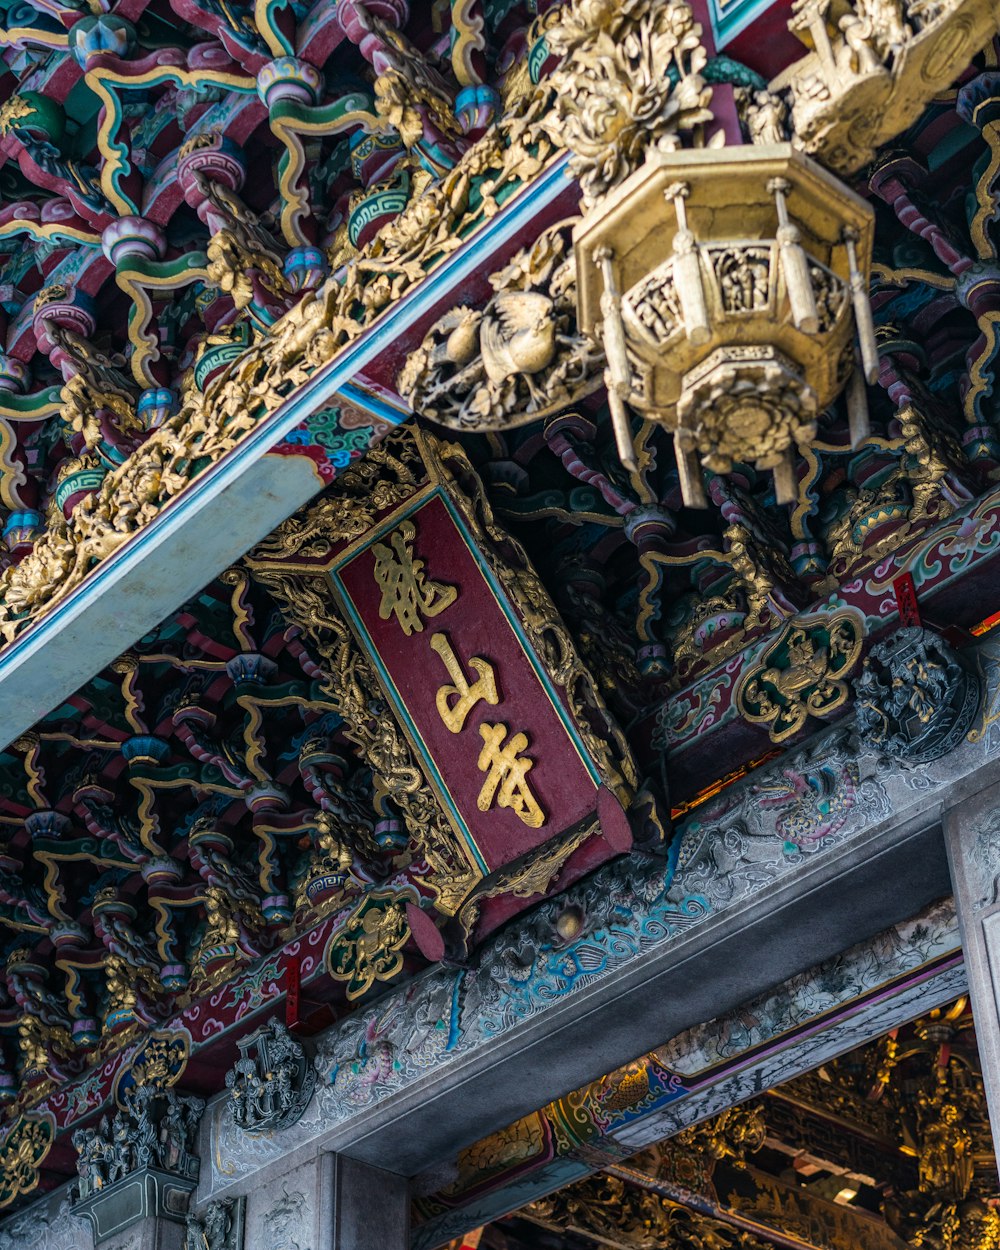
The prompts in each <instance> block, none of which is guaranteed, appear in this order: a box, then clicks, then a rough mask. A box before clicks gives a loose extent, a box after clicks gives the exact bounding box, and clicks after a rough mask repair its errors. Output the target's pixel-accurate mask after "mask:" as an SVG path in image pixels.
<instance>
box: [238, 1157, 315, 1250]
mask: <svg viewBox="0 0 1000 1250" xmlns="http://www.w3.org/2000/svg"><path fill="white" fill-rule="evenodd" d="M317 1187H318V1163H315V1162H314V1163H310V1164H307V1165H305V1166H304V1167H300V1168H296V1169H295V1170H294V1171H292V1172H288V1173H286V1174H285V1175H284V1176H279V1177H277V1178H276V1179H274V1180H272V1181H270V1182H268V1183H267V1184H265V1185H262V1186H259V1187H258V1188H256V1189H254V1190H253V1191H252V1192H251V1193H250V1194H249V1196H248V1198H247V1219H246V1223H247V1243H246V1244H247V1245H248V1246H251V1247H253V1248H254V1250H256V1248H257V1247H261V1250H314V1248H315V1246H316V1220H317V1215H318V1210H319V1202H318V1199H317Z"/></svg>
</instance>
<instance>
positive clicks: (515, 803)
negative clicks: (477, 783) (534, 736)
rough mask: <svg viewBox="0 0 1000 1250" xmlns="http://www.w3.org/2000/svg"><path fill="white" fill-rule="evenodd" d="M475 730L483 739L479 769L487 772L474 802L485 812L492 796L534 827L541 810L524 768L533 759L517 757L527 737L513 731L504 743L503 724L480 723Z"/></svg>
mask: <svg viewBox="0 0 1000 1250" xmlns="http://www.w3.org/2000/svg"><path fill="white" fill-rule="evenodd" d="M479 733H480V735H481V737H482V739H483V749H482V750H481V751H480V752H479V771H480V772H481V773H487V774H488V775H487V777H486V780H485V781H484V782H483V788H482V789H481V790H480V791H479V798H478V799H477V800H476V806H477V807H478V808H479V810H480V811H481V812H487V811H489V809H490V807H491V806H492V804H493V800H494V798H496V801H497V803H498V804H499V805H500V806H501V807H509V808H510V809H511V811H512V812H513V813H514V815H515V816H516V817H517V818H518V820H522V821H523V822H524V823H525V824H526V825H530V826H531V828H532V829H537V828H538V827H539V826H540V825H543V824H544V823H545V814H544V812H543V811H542V809H541V808H540V807H539V806H538V800H537V799H536V798H535V796H534V795H533V794H532V793H531V788H530V786H529V785H528V782H527V775H528V769H529V768H531V767H533V765H534V760H529V759H523V758H521V752H522V751H523V750H524V749H525V747H527V745H528V739H527V737H526V736H525V735H524V734H514V735H513V737H512V738H511V739H510V740H509V741H508V742H507V744H506V745H504V738H506V737H507V726H506V725H480V726H479Z"/></svg>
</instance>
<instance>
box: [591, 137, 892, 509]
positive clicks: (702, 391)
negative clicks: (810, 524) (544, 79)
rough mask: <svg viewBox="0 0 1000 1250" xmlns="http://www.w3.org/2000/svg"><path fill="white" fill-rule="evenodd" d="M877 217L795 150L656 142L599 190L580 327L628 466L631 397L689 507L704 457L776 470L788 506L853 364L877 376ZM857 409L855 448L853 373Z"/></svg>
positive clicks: (861, 426) (720, 467)
mask: <svg viewBox="0 0 1000 1250" xmlns="http://www.w3.org/2000/svg"><path fill="white" fill-rule="evenodd" d="M873 225H874V217H873V213H872V210H871V208H870V207H869V206H868V205H867V204H866V203H865V202H864V201H863V200H862V199H860V198H859V197H858V196H856V195H855V194H854V193H853V192H851V191H850V190H849V189H848V188H847V187H845V186H844V185H843V184H842V183H840V182H839V181H838V180H837V179H836V178H834V177H833V176H832V175H831V174H829V173H827V172H826V170H824V169H822V168H821V167H820V166H819V165H817V164H815V163H814V162H813V161H811V160H809V158H808V157H805V156H803V155H802V154H801V153H799V152H797V151H796V150H794V149H793V148H792V146H791V145H790V144H786V143H782V144H773V145H766V146H764V145H754V146H746V147H734V148H702V149H694V150H689V151H673V152H662V151H653V152H650V153H649V154H648V156H647V159H646V161H645V163H644V164H643V165H642V166H641V167H640V168H639V169H638V170H636V171H635V173H633V174H632V175H631V176H630V177H629V178H627V179H626V181H624V182H623V183H622V184H621V185H620V186H618V187H617V188H616V189H614V190H612V191H611V192H610V193H608V194H607V195H606V196H604V197H603V198H602V199H601V200H600V201H599V202H598V203H597V204H596V205H595V207H593V208H592V209H591V211H590V212H588V214H587V215H586V217H585V218H584V219H583V220H582V221H581V222H580V223H579V225H578V226H577V227H576V229H575V231H574V236H573V237H574V247H575V252H576V263H577V282H578V285H577V305H578V317H579V322H580V329H581V330H582V331H583V332H584V333H585V334H591V335H594V336H596V337H599V338H602V339H603V342H604V347H605V350H606V353H607V359H608V369H607V374H606V381H607V386H608V398H609V403H610V406H611V413H612V418H613V420H614V425H615V434H616V439H617V442H618V450H619V454H620V455H621V458H622V461H623V463H624V464H625V465H626V467H628V468H634V467H635V452H634V449H633V446H632V434H631V425H630V420H629V415H628V412H627V411H626V407H625V405H626V404H628V405H629V406H631V407H632V408H634V409H635V411H636V412H638V413H639V414H640V415H642V416H643V417H645V418H646V419H647V420H650V421H655V422H658V423H660V424H663V425H665V426H666V427H667V428H668V429H670V430H672V431H673V434H674V442H675V448H676V453H677V463H678V466H679V469H680V475H681V486H682V490H683V494H684V499H685V502H686V503H687V504H688V505H690V506H695V507H703V506H704V505H705V497H704V492H703V488H702V483H701V474H700V471H699V468H698V462H699V461H700V462H701V464H702V465H704V466H705V468H707V469H710V470H712V471H714V472H717V473H725V472H728V471H729V470H730V469H731V468H732V465H733V463H734V462H740V461H742V462H747V463H754V464H756V466H757V467H758V468H760V469H772V470H773V471H774V475H775V486H776V490H777V496H778V500H779V502H791V500H793V499H794V498H795V466H794V454H795V449H796V447H802V446H805V445H807V444H808V443H809V442H811V441H812V440H813V439H814V438H815V435H816V420H817V416H818V414H819V413H820V412H822V410H823V409H824V408H825V407H826V406H827V405H828V404H830V403H832V402H833V400H834V399H836V398H837V396H838V395H839V394H840V393H841V391H842V390H843V389H844V387H845V386H846V385H847V384H848V383H849V382H850V381H851V379H852V375H853V374H854V373H855V361H856V357H860V364H861V369H862V371H863V375H864V377H865V378H867V379H868V380H869V381H874V379H875V376H876V374H877V368H878V357H877V354H876V351H875V335H874V327H873V324H872V315H871V309H870V306H869V304H868V297H867V290H868V273H869V266H870V257H871V247H872V232H873ZM855 339H856V340H857V346H855ZM849 406H850V411H851V434H852V439H853V440H854V441H855V442H856V441H859V440H860V439H861V438H863V437H864V436H865V435H866V434H867V413H866V411H865V408H864V386H863V385H861V384H860V379H858V381H857V382H856V383H855V384H854V385H852V387H851V390H850V391H849Z"/></svg>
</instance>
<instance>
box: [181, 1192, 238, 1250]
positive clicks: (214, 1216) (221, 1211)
mask: <svg viewBox="0 0 1000 1250" xmlns="http://www.w3.org/2000/svg"><path fill="white" fill-rule="evenodd" d="M245 1208H246V1199H245V1198H223V1199H221V1200H219V1201H217V1202H210V1203H209V1204H208V1206H207V1207H206V1208H205V1209H204V1211H202V1212H201V1214H200V1215H195V1214H194V1213H191V1214H189V1215H188V1217H187V1224H186V1226H185V1234H184V1250H243V1221H244V1214H245Z"/></svg>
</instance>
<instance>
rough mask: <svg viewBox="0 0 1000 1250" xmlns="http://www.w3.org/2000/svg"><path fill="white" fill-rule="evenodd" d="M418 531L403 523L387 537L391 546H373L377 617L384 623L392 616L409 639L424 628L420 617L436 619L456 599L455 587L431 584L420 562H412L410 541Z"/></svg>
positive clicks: (408, 522) (422, 563) (456, 591)
mask: <svg viewBox="0 0 1000 1250" xmlns="http://www.w3.org/2000/svg"><path fill="white" fill-rule="evenodd" d="M416 533H417V527H416V526H415V525H414V524H413V522H412V521H402V522H400V524H399V525H398V526H397V528H396V529H394V530H393V531H392V533H391V534H390V535H389V542H390V544H391V546H389V547H387V546H386V545H385V543H376V544H375V545H374V547H372V554H373V555H374V556H375V581H376V582H377V583H378V584H379V586H380V587H381V589H382V602H381V603H380V604H379V607H378V614H379V616H380V617H381V618H382V620H383V621H387V620H388V619H389V617H390V616H391V615H392V614H393V613H395V616H396V620H397V621H398V622H399V625H400V628H401V629H402V631H403V633H404V634H406V635H407V637H409V635H410V634H412V633H418V634H419V633H420V632H421V631H422V630H423V628H424V623H423V621H422V620H421V619H420V618H421V616H422V615H423V616H437V614H438V613H439V612H443V611H444V610H445V608H447V607H450V606H451V604H453V603H454V602H455V600H456V599H457V598H458V587H457V586H446V585H444V584H442V583H441V582H432V581H431V580H430V578H429V577H428V576H427V575H426V573H425V572H424V562H423V560H417V559H414V556H413V539H414V538H415V536H416Z"/></svg>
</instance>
